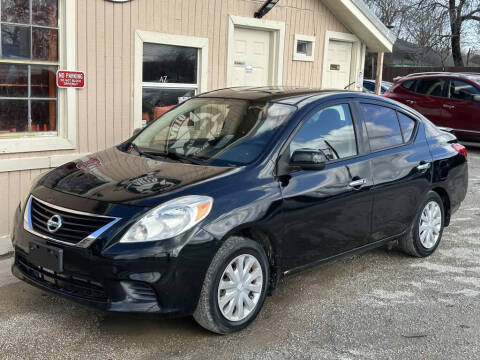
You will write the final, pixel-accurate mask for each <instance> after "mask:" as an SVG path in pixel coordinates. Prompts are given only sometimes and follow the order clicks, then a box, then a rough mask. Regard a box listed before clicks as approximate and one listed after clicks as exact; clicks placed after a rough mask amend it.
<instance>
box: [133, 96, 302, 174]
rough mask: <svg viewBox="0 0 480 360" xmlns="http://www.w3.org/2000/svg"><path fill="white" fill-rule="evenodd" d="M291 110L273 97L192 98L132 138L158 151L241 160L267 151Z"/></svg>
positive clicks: (219, 161)
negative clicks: (272, 100) (259, 99)
mask: <svg viewBox="0 0 480 360" xmlns="http://www.w3.org/2000/svg"><path fill="white" fill-rule="evenodd" d="M295 110H296V108H295V107H293V106H290V105H284V104H276V103H264V102H253V101H247V100H236V99H208V98H194V99H191V100H187V101H185V102H183V103H182V104H180V105H178V106H177V107H175V108H174V109H172V110H171V111H169V112H167V113H165V114H163V115H162V116H160V117H159V118H158V119H157V120H155V121H154V122H153V123H152V124H151V125H150V126H148V127H147V128H146V129H145V130H144V131H143V132H141V133H140V134H139V135H138V136H137V138H135V140H134V143H135V145H137V147H138V148H139V149H140V150H141V151H145V152H149V153H152V154H158V155H159V156H162V154H163V155H165V154H167V153H170V154H173V155H177V156H185V157H187V158H190V159H192V160H197V161H198V160H199V161H201V162H206V163H209V164H211V165H213V166H217V165H218V166H225V165H226V166H234V165H244V164H247V163H250V162H252V161H254V160H255V159H256V158H257V157H258V156H259V155H260V154H262V153H263V152H264V151H265V149H266V147H267V146H268V145H269V144H270V141H271V139H272V138H273V137H274V136H275V134H276V133H277V132H278V131H279V129H280V128H281V127H282V126H283V125H284V124H285V122H286V119H287V118H288V117H289V116H290V115H291V114H292V113H293V112H294V111H295ZM130 151H131V149H130Z"/></svg>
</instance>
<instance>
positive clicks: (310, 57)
mask: <svg viewBox="0 0 480 360" xmlns="http://www.w3.org/2000/svg"><path fill="white" fill-rule="evenodd" d="M299 41H307V42H309V43H311V55H304V54H299V53H297V44H298V42H299ZM315 42H316V38H315V36H311V35H302V34H295V37H294V41H293V61H314V60H315Z"/></svg>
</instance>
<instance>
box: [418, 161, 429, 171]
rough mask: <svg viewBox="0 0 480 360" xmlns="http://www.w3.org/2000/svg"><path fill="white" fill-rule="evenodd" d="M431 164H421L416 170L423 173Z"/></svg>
mask: <svg viewBox="0 0 480 360" xmlns="http://www.w3.org/2000/svg"><path fill="white" fill-rule="evenodd" d="M430 166H431V164H430V163H429V162H421V163H420V165H418V166H417V170H420V171H423V170H427V169H430Z"/></svg>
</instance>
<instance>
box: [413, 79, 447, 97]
mask: <svg viewBox="0 0 480 360" xmlns="http://www.w3.org/2000/svg"><path fill="white" fill-rule="evenodd" d="M445 83H446V81H445V79H439V78H424V79H420V80H419V83H418V85H417V90H416V92H417V93H419V94H422V95H428V96H443V94H444V89H445Z"/></svg>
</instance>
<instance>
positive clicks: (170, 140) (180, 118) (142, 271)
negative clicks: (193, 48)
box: [12, 88, 468, 334]
mask: <svg viewBox="0 0 480 360" xmlns="http://www.w3.org/2000/svg"><path fill="white" fill-rule="evenodd" d="M467 180H468V173H467V153H466V150H465V148H464V147H463V146H462V145H460V144H458V143H457V141H456V138H455V136H453V135H452V134H449V133H447V132H443V131H441V130H439V129H438V128H436V127H435V126H434V125H432V123H430V122H429V121H428V120H427V119H425V118H424V117H423V116H422V115H420V114H419V113H417V112H415V111H414V110H412V109H411V108H409V107H406V106H403V105H401V104H399V103H397V102H394V101H391V100H389V99H385V98H380V97H376V96H372V95H368V94H361V93H353V92H335V91H312V90H302V89H284V88H251V89H246V88H233V89H224V90H218V91H214V92H210V93H205V94H203V95H200V96H197V97H195V98H192V99H190V100H188V101H186V102H184V103H182V104H180V105H178V106H177V107H175V108H173V109H172V110H170V111H169V112H167V113H165V114H164V115H162V116H161V117H160V118H158V119H157V120H155V121H153V122H151V123H150V124H149V125H148V126H147V127H146V128H144V129H143V130H141V131H139V132H136V133H135V135H134V136H133V137H132V138H131V139H129V140H128V141H126V142H125V143H122V144H120V145H118V146H116V147H113V148H110V149H107V150H105V151H101V152H98V153H96V154H92V155H90V156H88V157H86V158H83V159H80V160H78V161H75V162H70V163H67V164H65V165H63V166H60V167H59V168H57V169H54V170H52V171H50V172H49V173H47V174H45V175H43V176H42V177H40V178H39V179H37V180H36V181H35V183H34V184H33V186H32V189H31V191H30V194H29V195H28V197H27V198H26V199H25V201H24V202H22V203H21V204H20V205H19V207H18V211H17V212H16V216H15V226H14V232H13V234H12V240H13V245H14V248H15V262H14V264H13V267H12V271H13V273H14V274H15V275H16V276H17V277H19V278H20V279H23V280H24V281H26V282H28V283H30V284H32V285H35V286H38V287H40V288H42V289H45V290H48V291H51V292H54V293H57V294H59V295H63V296H66V297H68V298H70V299H72V300H75V301H78V302H81V303H83V304H87V305H91V306H94V307H97V308H100V309H104V310H109V311H120V312H135V313H143V314H145V313H147V314H161V315H164V316H180V315H190V314H193V316H194V318H195V319H196V320H197V321H198V323H199V324H200V325H202V326H203V327H205V328H206V329H209V330H211V331H214V332H217V333H221V334H225V333H230V332H233V331H237V330H240V329H242V328H244V327H246V326H247V325H248V324H249V323H251V322H252V321H253V320H254V319H255V317H256V316H257V314H258V313H259V311H260V309H261V308H262V305H263V303H264V301H265V296H266V295H267V294H271V293H272V291H273V290H274V289H275V287H276V286H277V284H278V282H279V279H280V278H281V277H283V276H285V275H287V274H292V273H295V272H297V271H300V270H302V269H305V268H307V267H310V266H313V265H317V264H320V263H324V262H326V261H329V260H332V259H335V258H338V257H339V256H342V255H345V254H351V253H352V252H354V251H359V250H365V249H368V248H373V247H377V246H381V245H382V244H386V243H393V244H395V245H396V246H397V247H398V248H400V249H401V250H403V251H404V252H406V253H407V254H410V255H412V256H416V257H425V256H428V255H430V254H432V253H433V252H434V251H435V249H436V248H437V247H438V245H439V243H440V239H441V237H442V231H443V228H444V227H445V226H448V224H449V221H450V217H451V215H452V213H454V212H455V211H456V210H457V209H458V208H459V206H460V203H461V202H462V201H463V199H464V198H465V195H466V191H467Z"/></svg>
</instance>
